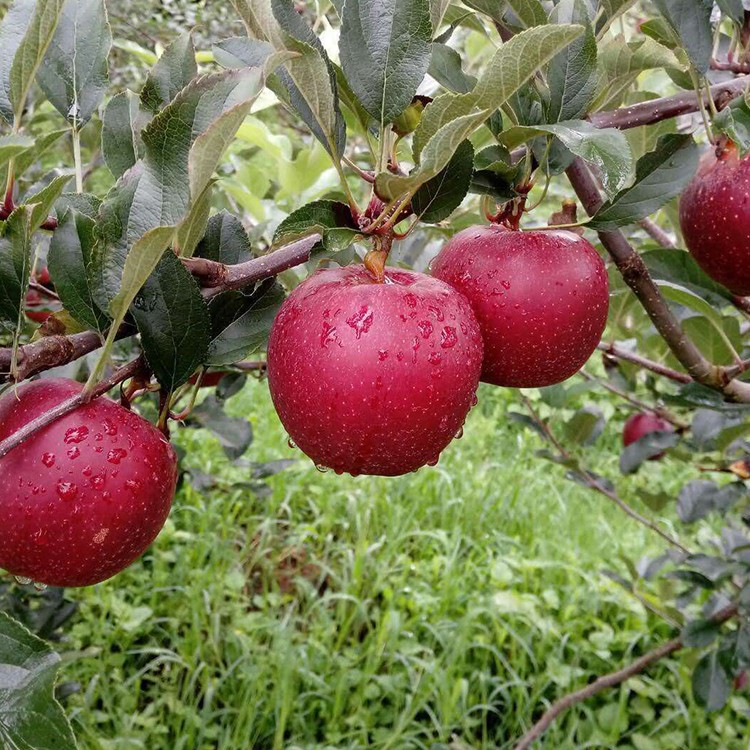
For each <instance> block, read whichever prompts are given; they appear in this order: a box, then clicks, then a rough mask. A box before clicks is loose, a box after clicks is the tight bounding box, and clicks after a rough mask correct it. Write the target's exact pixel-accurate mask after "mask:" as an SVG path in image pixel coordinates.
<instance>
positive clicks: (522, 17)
mask: <svg viewBox="0 0 750 750" xmlns="http://www.w3.org/2000/svg"><path fill="white" fill-rule="evenodd" d="M494 1H495V3H496V4H499V3H497V2H496V0H494ZM483 2H484V3H485V4H489V2H493V0H483ZM507 4H508V5H509V6H510V7H511V8H512V10H513V12H514V13H515V14H516V16H517V18H518V20H519V21H520V22H521V24H522V25H523V26H525V27H526V28H531V27H532V26H544V25H545V24H546V23H547V14H546V12H545V10H544V7H543V6H542V4H541V3H540V2H539V0H507Z"/></svg>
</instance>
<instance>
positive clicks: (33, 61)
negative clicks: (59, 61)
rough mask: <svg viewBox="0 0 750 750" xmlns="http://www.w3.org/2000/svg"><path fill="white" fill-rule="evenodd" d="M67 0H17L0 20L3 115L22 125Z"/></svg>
mask: <svg viewBox="0 0 750 750" xmlns="http://www.w3.org/2000/svg"><path fill="white" fill-rule="evenodd" d="M62 5H63V0H16V2H15V3H13V5H12V6H11V7H10V9H9V10H8V11H7V12H6V13H5V16H4V17H3V19H2V24H0V50H2V53H1V54H0V116H2V117H3V118H5V120H6V121H7V122H8V123H10V124H13V122H14V121H15V123H16V124H17V125H20V122H21V115H22V114H23V110H24V107H25V105H26V96H27V95H28V93H29V89H30V88H31V85H32V84H33V83H34V77H35V76H36V72H37V70H38V68H39V65H40V64H41V62H42V60H43V59H44V55H45V53H46V51H47V47H48V46H49V43H50V41H51V40H52V35H53V34H54V33H55V27H56V26H57V21H58V18H59V15H60V10H61V9H62Z"/></svg>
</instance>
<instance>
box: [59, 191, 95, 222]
mask: <svg viewBox="0 0 750 750" xmlns="http://www.w3.org/2000/svg"><path fill="white" fill-rule="evenodd" d="M101 204H102V202H101V199H100V198H97V197H96V196H95V195H92V194H91V193H63V194H62V195H61V196H60V197H59V198H58V199H57V200H56V201H55V206H54V211H55V213H56V214H57V215H58V216H63V214H65V212H66V211H68V210H69V209H71V208H72V209H73V210H74V211H78V213H79V214H83V215H84V216H88V217H89V219H96V217H97V216H98V214H99V207H100V206H101Z"/></svg>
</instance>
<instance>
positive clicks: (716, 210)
mask: <svg viewBox="0 0 750 750" xmlns="http://www.w3.org/2000/svg"><path fill="white" fill-rule="evenodd" d="M680 226H681V227H682V234H683V237H684V238H685V245H686V246H687V249H688V250H689V251H690V254H691V255H692V256H693V257H694V258H695V260H696V261H697V263H698V265H699V266H700V267H701V268H702V269H703V270H704V271H705V272H706V273H707V274H708V275H709V276H710V277H711V278H712V279H714V280H715V281H718V282H719V283H720V284H723V285H724V286H725V287H726V288H727V289H729V291H730V292H732V293H733V294H737V295H740V296H742V297H744V296H746V295H748V294H750V242H748V235H750V156H746V157H745V158H744V159H740V157H739V154H738V153H737V149H736V148H735V147H734V146H732V145H730V146H729V147H728V148H727V149H725V150H724V151H723V152H722V153H720V154H719V155H718V156H717V155H716V153H715V151H714V150H712V151H710V152H709V153H707V154H706V155H705V156H704V157H703V158H702V159H701V162H700V166H699V167H698V173H697V174H696V176H695V178H694V179H693V181H692V182H691V183H690V184H689V185H688V186H687V188H686V189H685V192H684V193H683V194H682V198H681V199H680Z"/></svg>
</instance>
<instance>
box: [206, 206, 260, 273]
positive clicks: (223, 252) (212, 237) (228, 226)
mask: <svg viewBox="0 0 750 750" xmlns="http://www.w3.org/2000/svg"><path fill="white" fill-rule="evenodd" d="M195 254H196V255H197V256H198V257H199V258H208V259H209V260H215V261H216V262H217V263H224V264H226V265H230V266H232V265H236V264H237V263H244V262H245V261H246V260H250V258H252V253H251V252H250V240H249V239H248V236H247V232H246V231H245V228H244V227H243V226H242V222H241V221H240V220H239V219H238V218H237V217H236V216H235V215H234V214H230V213H227V212H226V211H222V212H221V213H218V214H215V215H214V216H212V217H211V218H210V219H209V220H208V226H207V227H206V233H205V234H204V236H203V239H202V240H201V241H200V242H199V243H198V246H197V247H196V249H195Z"/></svg>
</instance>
